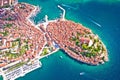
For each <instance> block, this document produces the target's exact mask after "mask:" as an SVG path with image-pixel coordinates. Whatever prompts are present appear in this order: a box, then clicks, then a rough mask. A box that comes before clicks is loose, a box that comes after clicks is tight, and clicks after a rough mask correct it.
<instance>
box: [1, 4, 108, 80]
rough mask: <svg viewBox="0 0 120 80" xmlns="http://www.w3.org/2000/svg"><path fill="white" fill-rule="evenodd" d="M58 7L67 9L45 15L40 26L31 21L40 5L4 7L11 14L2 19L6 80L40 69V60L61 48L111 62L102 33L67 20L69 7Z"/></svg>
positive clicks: (72, 54)
mask: <svg viewBox="0 0 120 80" xmlns="http://www.w3.org/2000/svg"><path fill="white" fill-rule="evenodd" d="M58 8H60V9H61V10H62V11H63V15H62V16H61V18H60V19H56V20H48V16H47V15H45V22H43V23H39V24H38V25H35V24H34V22H33V21H32V20H30V17H32V16H35V15H36V14H37V13H38V11H40V8H39V7H38V6H33V5H30V4H27V3H17V4H15V5H14V6H13V7H12V9H11V8H9V10H8V9H4V8H2V9H0V10H1V12H2V13H3V14H7V15H2V18H0V23H1V25H2V26H3V27H2V28H0V50H1V51H0V55H1V56H2V57H3V58H0V59H1V63H0V74H1V75H2V76H3V78H4V80H8V79H9V80H13V79H16V78H18V77H21V76H24V75H25V74H27V73H29V72H31V71H33V70H35V69H37V68H40V67H41V66H42V64H41V62H40V61H39V60H40V59H42V58H44V57H47V56H49V55H51V54H53V53H55V52H57V51H58V50H59V49H62V50H63V51H65V52H66V54H68V55H69V56H70V57H72V58H73V59H75V60H77V61H80V62H83V63H86V64H90V65H99V64H103V63H104V62H105V61H108V54H107V49H106V46H105V45H104V44H103V42H102V41H101V40H100V39H99V37H98V35H95V34H93V33H92V31H91V30H90V29H88V28H86V27H84V26H83V25H82V24H79V23H75V22H73V21H69V20H66V19H65V14H66V11H65V9H63V8H62V7H61V6H60V5H58ZM11 11H13V12H14V13H12V12H11ZM0 15H1V14H0ZM9 16H10V17H9ZM8 18H9V19H8ZM4 26H5V27H4ZM13 28H14V29H13ZM6 53H7V54H6ZM2 60H3V61H2ZM30 66H31V67H30ZM16 72H17V73H16ZM11 74H12V75H11ZM16 74H17V75H16Z"/></svg>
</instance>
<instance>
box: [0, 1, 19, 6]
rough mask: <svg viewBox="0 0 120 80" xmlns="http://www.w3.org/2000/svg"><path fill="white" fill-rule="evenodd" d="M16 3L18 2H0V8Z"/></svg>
mask: <svg viewBox="0 0 120 80" xmlns="http://www.w3.org/2000/svg"><path fill="white" fill-rule="evenodd" d="M17 2H18V0H0V7H3V6H6V5H14V4H15V3H17Z"/></svg>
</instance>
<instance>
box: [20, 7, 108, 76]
mask: <svg viewBox="0 0 120 80" xmlns="http://www.w3.org/2000/svg"><path fill="white" fill-rule="evenodd" d="M34 7H35V9H34V10H33V12H31V14H30V15H29V16H28V17H27V18H26V19H27V20H28V21H29V22H30V23H31V24H32V25H33V26H34V27H35V28H37V29H38V30H40V28H39V27H38V25H40V24H44V25H45V27H46V26H47V25H48V24H49V23H50V22H57V20H46V21H47V22H44V23H39V24H38V25H35V24H34V22H33V21H32V20H30V17H32V16H35V15H36V14H37V13H38V11H39V10H37V6H34ZM59 8H60V9H61V10H63V16H62V19H61V20H63V21H65V18H64V16H65V10H64V9H63V8H62V7H60V6H59ZM80 25H82V24H80ZM85 28H86V27H85ZM89 30H90V29H89ZM44 35H45V33H44ZM104 46H105V45H104ZM43 48H44V46H43ZM105 48H106V46H105ZM58 50H59V49H56V50H55V51H53V52H51V53H49V54H47V55H45V56H42V57H38V59H39V60H40V59H42V58H44V57H47V56H49V55H51V54H53V53H55V52H57V51H58ZM41 51H42V50H41ZM41 51H40V52H39V54H40V53H41ZM65 52H66V51H65ZM66 53H68V52H66ZM68 55H69V54H68ZM69 56H71V55H69ZM107 56H108V55H107ZM71 57H72V58H74V59H76V60H77V58H76V57H74V56H71ZM81 62H83V61H81ZM83 63H85V62H83ZM87 64H88V63H87ZM33 70H35V69H32V70H31V71H33ZM31 71H28V72H26V73H24V74H21V75H22V76H24V75H25V74H27V73H29V72H31ZM19 77H20V76H19Z"/></svg>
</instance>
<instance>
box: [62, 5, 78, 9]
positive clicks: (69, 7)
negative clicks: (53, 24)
mask: <svg viewBox="0 0 120 80" xmlns="http://www.w3.org/2000/svg"><path fill="white" fill-rule="evenodd" d="M61 5H62V6H63V7H67V8H68V9H77V8H75V7H72V6H70V5H67V4H61Z"/></svg>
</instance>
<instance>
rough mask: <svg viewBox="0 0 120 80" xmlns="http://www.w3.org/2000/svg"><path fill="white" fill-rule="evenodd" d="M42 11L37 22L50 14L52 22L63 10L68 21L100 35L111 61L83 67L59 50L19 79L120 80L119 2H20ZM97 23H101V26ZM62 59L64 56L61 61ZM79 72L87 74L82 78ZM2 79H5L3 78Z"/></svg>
mask: <svg viewBox="0 0 120 80" xmlns="http://www.w3.org/2000/svg"><path fill="white" fill-rule="evenodd" d="M19 1H20V2H27V3H30V4H33V5H37V6H38V5H39V6H40V7H41V8H42V9H41V12H40V13H38V14H37V16H36V17H34V18H32V19H34V21H35V23H38V22H40V21H42V20H43V18H44V16H45V15H46V14H47V15H48V16H49V19H56V18H59V16H60V14H61V10H60V9H58V8H57V5H58V4H59V5H61V6H63V8H65V10H66V12H67V13H66V18H67V19H69V20H73V21H75V22H79V23H82V24H83V25H84V26H86V27H88V28H90V29H91V30H92V31H93V32H94V33H95V34H98V35H99V37H100V38H101V39H102V41H103V42H104V44H105V45H106V47H107V49H108V52H109V59H110V60H109V62H106V63H105V64H103V65H99V66H90V65H86V64H82V63H80V62H77V61H75V60H73V59H71V58H70V57H69V56H67V55H66V54H65V53H64V52H63V51H58V52H56V53H54V54H52V55H51V56H49V57H48V58H43V59H41V60H40V61H41V62H42V64H43V65H42V68H39V69H37V70H35V71H33V72H31V73H29V74H27V75H26V76H24V77H21V78H18V79H17V80H120V74H119V73H120V69H119V68H120V67H119V66H120V47H119V45H120V38H119V37H120V32H119V31H120V2H114V3H112V2H109V3H108V2H107V1H106V2H93V0H92V1H90V0H87V1H84V0H82V1H83V2H81V1H79V0H76V1H74V0H71V1H72V3H71V1H70V0H19ZM96 23H98V24H100V25H101V26H98V25H97V24H96ZM60 56H63V58H62V59H61V58H60ZM80 72H85V74H84V75H80ZM0 80H2V78H1V79H0Z"/></svg>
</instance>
